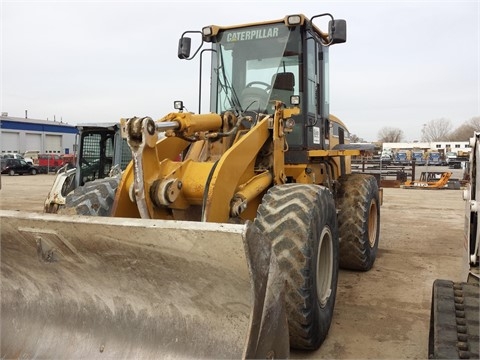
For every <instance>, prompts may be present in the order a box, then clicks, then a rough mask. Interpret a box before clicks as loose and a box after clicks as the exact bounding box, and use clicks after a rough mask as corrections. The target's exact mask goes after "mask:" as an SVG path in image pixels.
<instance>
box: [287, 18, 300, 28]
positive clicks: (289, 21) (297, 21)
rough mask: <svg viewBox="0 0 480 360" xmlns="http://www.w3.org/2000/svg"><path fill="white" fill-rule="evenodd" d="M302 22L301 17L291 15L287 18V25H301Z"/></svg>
mask: <svg viewBox="0 0 480 360" xmlns="http://www.w3.org/2000/svg"><path fill="white" fill-rule="evenodd" d="M301 22H302V17H301V16H300V15H290V16H288V17H287V24H288V25H290V26H294V25H299V24H301Z"/></svg>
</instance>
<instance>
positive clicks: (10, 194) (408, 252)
mask: <svg viewBox="0 0 480 360" xmlns="http://www.w3.org/2000/svg"><path fill="white" fill-rule="evenodd" d="M456 175H459V174H455V175H454V177H457V178H458V176H456ZM53 180H54V175H36V176H27V175H25V176H13V177H10V176H2V177H1V190H0V208H1V209H8V210H27V211H34V212H42V211H43V201H44V200H45V198H46V196H47V193H48V191H49V188H50V186H51V185H52V184H53ZM383 200H384V202H383V205H382V207H381V237H380V243H379V250H378V257H377V261H376V263H375V265H374V267H373V269H372V270H371V271H369V272H366V273H360V272H353V271H345V270H341V271H340V275H339V284H338V292H337V302H336V306H335V313H334V317H333V323H332V326H331V328H330V332H329V335H328V337H327V339H326V341H325V343H324V344H323V345H322V347H321V348H320V350H318V351H316V352H293V353H292V354H291V355H292V357H293V358H312V359H313V358H315V359H367V358H368V359H422V358H423V359H426V358H428V354H427V350H428V328H429V317H430V300H431V287H432V283H433V281H434V280H435V279H437V278H444V279H451V280H455V281H461V280H464V279H465V278H464V275H465V274H466V273H465V271H466V267H465V265H464V256H465V253H464V247H463V229H464V201H463V200H462V190H424V189H401V188H385V189H384V199H383Z"/></svg>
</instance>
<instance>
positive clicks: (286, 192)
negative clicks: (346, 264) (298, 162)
mask: <svg viewBox="0 0 480 360" xmlns="http://www.w3.org/2000/svg"><path fill="white" fill-rule="evenodd" d="M255 223H256V224H257V226H258V227H259V229H260V230H262V231H263V233H264V234H265V235H266V236H267V237H269V238H270V239H271V241H272V247H273V250H274V251H275V254H276V256H277V261H278V264H279V267H280V270H281V272H282V274H283V275H284V276H285V281H286V295H285V301H286V309H287V317H288V326H289V333H290V346H291V347H292V348H296V349H305V350H315V349H318V348H319V347H320V345H321V344H322V343H323V341H324V340H325V338H326V336H327V333H328V330H329V328H330V324H331V321H332V316H333V308H334V305H335V297H336V290H337V281H338V232H337V219H336V209H335V203H334V200H333V197H332V194H331V193H330V191H329V190H328V189H326V188H324V187H321V186H317V185H304V184H285V185H280V186H275V187H273V188H271V189H270V190H269V191H268V192H267V194H266V195H265V196H264V198H263V200H262V204H261V205H260V207H259V208H258V211H257V218H256V219H255Z"/></svg>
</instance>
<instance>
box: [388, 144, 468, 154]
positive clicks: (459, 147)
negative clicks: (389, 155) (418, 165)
mask: <svg viewBox="0 0 480 360" xmlns="http://www.w3.org/2000/svg"><path fill="white" fill-rule="evenodd" d="M412 149H422V150H424V151H433V150H436V151H438V152H440V153H442V154H446V153H447V152H455V153H458V152H470V151H471V147H470V144H469V142H468V141H432V142H411V143H383V149H382V150H383V151H392V152H395V151H398V150H412Z"/></svg>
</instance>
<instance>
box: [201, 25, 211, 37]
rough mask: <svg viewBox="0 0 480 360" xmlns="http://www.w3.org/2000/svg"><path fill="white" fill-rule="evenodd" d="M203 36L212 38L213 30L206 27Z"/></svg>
mask: <svg viewBox="0 0 480 360" xmlns="http://www.w3.org/2000/svg"><path fill="white" fill-rule="evenodd" d="M202 34H203V36H212V34H213V29H212V27H211V26H205V27H204V28H203V29H202Z"/></svg>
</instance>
